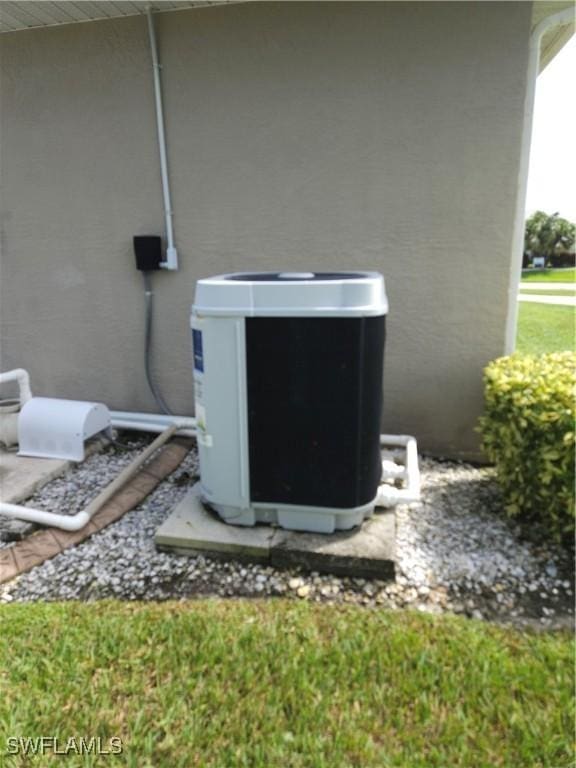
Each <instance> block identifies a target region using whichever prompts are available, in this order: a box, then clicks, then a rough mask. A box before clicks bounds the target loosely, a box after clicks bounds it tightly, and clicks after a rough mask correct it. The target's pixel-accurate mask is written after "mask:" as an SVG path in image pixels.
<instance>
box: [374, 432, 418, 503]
mask: <svg viewBox="0 0 576 768" xmlns="http://www.w3.org/2000/svg"><path fill="white" fill-rule="evenodd" d="M380 445H384V446H397V445H401V446H403V447H404V448H405V450H406V465H405V466H406V471H405V473H404V478H405V480H406V487H405V488H395V487H394V486H392V485H388V484H387V483H384V484H382V485H381V486H380V487H379V489H378V497H377V500H376V506H377V507H393V506H395V505H396V504H410V503H411V502H415V501H420V468H419V467H418V446H417V444H416V438H414V437H412V436H411V435H380Z"/></svg>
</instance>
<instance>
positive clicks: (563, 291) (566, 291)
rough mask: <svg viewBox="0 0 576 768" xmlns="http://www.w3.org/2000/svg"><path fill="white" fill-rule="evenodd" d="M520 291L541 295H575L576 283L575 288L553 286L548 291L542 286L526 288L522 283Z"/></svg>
mask: <svg viewBox="0 0 576 768" xmlns="http://www.w3.org/2000/svg"><path fill="white" fill-rule="evenodd" d="M520 293H528V294H536V295H539V296H574V295H575V294H576V284H575V285H574V288H553V289H552V290H550V291H548V290H546V289H544V290H542V288H524V286H522V285H520Z"/></svg>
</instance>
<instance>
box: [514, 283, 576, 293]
mask: <svg viewBox="0 0 576 768" xmlns="http://www.w3.org/2000/svg"><path fill="white" fill-rule="evenodd" d="M528 288H533V289H534V290H539V291H566V290H569V291H570V290H571V291H574V290H576V282H573V283H520V290H521V291H523V290H528Z"/></svg>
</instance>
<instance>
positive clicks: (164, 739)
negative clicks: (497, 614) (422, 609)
mask: <svg viewBox="0 0 576 768" xmlns="http://www.w3.org/2000/svg"><path fill="white" fill-rule="evenodd" d="M573 689H574V685H573V644H572V639H571V636H570V634H568V633H555V634H552V633H542V634H531V633H520V632H516V631H513V630H509V629H506V630H505V629H503V628H498V627H496V626H492V625H488V624H483V623H481V622H476V621H472V620H467V619H463V618H458V617H431V616H424V615H420V614H411V613H407V612H401V613H390V612H386V611H384V610H363V609H360V608H358V607H354V606H335V605H314V604H310V603H304V602H302V603H294V602H292V601H282V600H280V599H276V600H269V601H267V602H260V601H241V600H238V601H218V600H208V601H198V602H185V603H161V604H153V603H152V604H130V603H117V602H103V603H91V604H90V603H87V604H81V603H67V604H35V605H13V606H9V607H4V608H2V609H0V724H1V725H0V754H1V752H2V749H3V748H4V746H3V744H2V741H4V740H5V739H6V738H7V737H8V736H17V737H18V736H21V737H26V736H29V737H33V736H40V735H44V736H56V737H59V738H60V739H61V740H63V742H64V743H65V741H66V739H67V738H68V737H69V736H71V735H74V736H76V737H81V736H84V737H85V738H90V737H91V736H94V737H101V738H102V739H103V740H104V741H103V743H104V744H105V745H106V744H107V740H108V739H110V738H111V737H119V738H121V739H122V741H123V748H124V752H123V754H122V755H121V756H120V757H112V756H111V757H108V758H101V759H99V760H98V762H97V759H96V758H93V757H83V758H79V757H76V758H72V759H73V760H76V762H70V760H69V759H66V758H55V760H54V763H53V762H52V761H50V762H49V761H48V760H49V759H48V758H46V757H44V758H41V759H40V760H41V762H35V761H33V760H30V762H25V760H24V759H22V758H15V761H14V762H13V763H12V764H13V765H42V766H44V765H52V764H54V765H75V766H76V765H78V766H80V765H82V766H93V765H96V764H98V765H108V764H110V765H126V766H133V767H134V768H149V767H152V766H153V767H154V768H163V767H164V766H166V768H193V767H194V766H198V767H199V768H237V767H238V768H248V767H249V766H250V768H300V767H304V766H306V767H309V768H352V767H353V766H354V767H356V766H357V767H358V768H367V767H370V766H373V767H374V768H386V767H387V766H396V767H397V768H497V767H499V766H501V767H502V768H539V767H541V768H544V766H546V767H549V768H562V766H569V765H572V757H573V753H572V735H573V722H574V690H573ZM2 735H4V739H3V738H2ZM10 759H12V758H5V762H4V763H3V764H4V765H7V766H9V765H11V763H10V762H9V760H10ZM16 760H18V761H19V762H16ZM1 762H2V761H1V758H0V763H1Z"/></svg>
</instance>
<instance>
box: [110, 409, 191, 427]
mask: <svg viewBox="0 0 576 768" xmlns="http://www.w3.org/2000/svg"><path fill="white" fill-rule="evenodd" d="M110 416H111V417H112V419H113V420H114V419H117V420H119V421H138V422H141V423H142V424H147V423H154V424H160V425H164V426H169V425H170V424H178V426H179V427H182V428H185V429H195V428H196V419H195V418H193V417H191V416H173V415H171V414H167V413H139V412H138V411H110Z"/></svg>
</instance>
